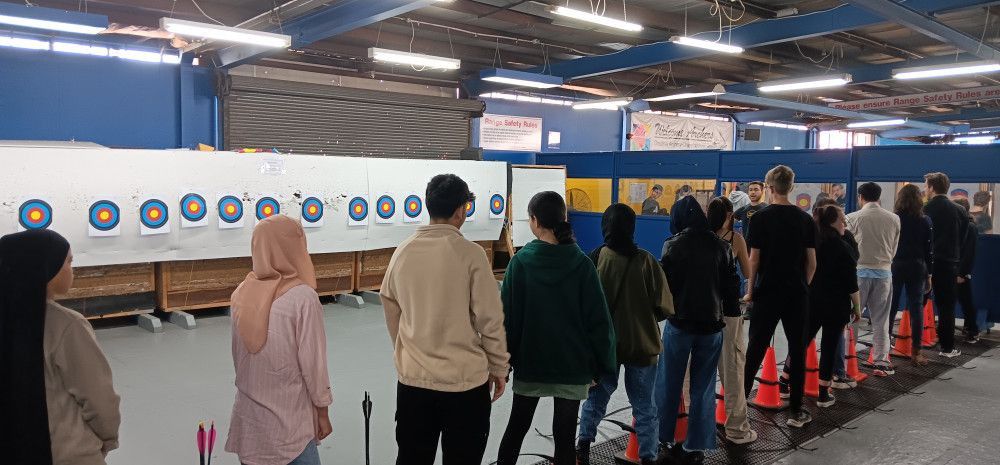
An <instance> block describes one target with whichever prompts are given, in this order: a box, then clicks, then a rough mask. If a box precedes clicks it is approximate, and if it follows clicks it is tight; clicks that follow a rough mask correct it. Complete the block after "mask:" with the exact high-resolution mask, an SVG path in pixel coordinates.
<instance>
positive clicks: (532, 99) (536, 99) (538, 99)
mask: <svg viewBox="0 0 1000 465" xmlns="http://www.w3.org/2000/svg"><path fill="white" fill-rule="evenodd" d="M517 101H518V102H528V103H542V98H541V97H532V96H530V95H518V96H517Z"/></svg>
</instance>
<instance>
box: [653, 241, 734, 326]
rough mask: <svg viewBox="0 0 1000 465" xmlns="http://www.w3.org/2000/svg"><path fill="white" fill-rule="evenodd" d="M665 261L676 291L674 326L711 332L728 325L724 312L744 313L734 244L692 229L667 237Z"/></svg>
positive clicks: (673, 289)
mask: <svg viewBox="0 0 1000 465" xmlns="http://www.w3.org/2000/svg"><path fill="white" fill-rule="evenodd" d="M661 264H662V265H663V271H664V272H666V274H667V282H668V283H669V284H670V291H671V292H672V293H673V294H674V312H675V315H674V316H673V317H671V318H670V322H671V323H672V324H674V326H677V327H679V328H681V329H684V330H686V331H690V332H693V333H699V334H710V333H714V332H716V331H719V330H721V329H722V328H723V327H724V326H725V324H724V323H723V319H722V317H723V315H725V316H740V309H739V299H740V295H739V294H740V278H739V276H737V274H736V261H735V260H734V259H733V252H732V247H731V246H730V245H729V244H728V243H727V242H726V241H723V240H722V239H720V238H719V237H718V236H716V235H715V234H714V233H712V232H711V231H709V230H707V229H698V228H688V229H685V230H684V231H681V232H680V234H677V235H675V236H673V237H671V238H670V239H667V241H666V243H664V244H663V259H662V260H661Z"/></svg>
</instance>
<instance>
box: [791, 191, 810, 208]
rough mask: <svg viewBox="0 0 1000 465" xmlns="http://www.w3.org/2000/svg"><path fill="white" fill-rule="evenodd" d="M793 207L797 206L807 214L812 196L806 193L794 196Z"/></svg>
mask: <svg viewBox="0 0 1000 465" xmlns="http://www.w3.org/2000/svg"><path fill="white" fill-rule="evenodd" d="M795 205H798V207H799V208H801V209H802V211H806V212H808V211H809V209H810V208H811V207H812V196H811V195H809V194H806V193H802V194H799V195H797V196H795Z"/></svg>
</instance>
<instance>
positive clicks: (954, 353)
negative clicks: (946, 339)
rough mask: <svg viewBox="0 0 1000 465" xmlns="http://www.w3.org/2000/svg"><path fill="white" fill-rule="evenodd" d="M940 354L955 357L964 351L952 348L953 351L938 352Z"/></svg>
mask: <svg viewBox="0 0 1000 465" xmlns="http://www.w3.org/2000/svg"><path fill="white" fill-rule="evenodd" d="M938 355H940V356H942V357H945V358H954V357H958V356H959V355H962V351H960V350H958V349H952V351H951V352H938Z"/></svg>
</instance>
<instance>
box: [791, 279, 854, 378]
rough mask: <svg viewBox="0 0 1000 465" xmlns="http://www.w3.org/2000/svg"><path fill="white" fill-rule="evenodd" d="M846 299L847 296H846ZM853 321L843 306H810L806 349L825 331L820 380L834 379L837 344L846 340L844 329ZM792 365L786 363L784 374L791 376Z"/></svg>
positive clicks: (849, 311) (849, 312) (821, 351)
mask: <svg viewBox="0 0 1000 465" xmlns="http://www.w3.org/2000/svg"><path fill="white" fill-rule="evenodd" d="M845 297H846V296H845ZM850 321H851V310H850V308H845V307H843V306H841V307H840V308H826V306H821V305H818V304H816V303H812V304H810V305H809V329H808V331H806V335H805V339H806V346H807V347H806V349H807V350H808V345H809V344H808V342H809V341H811V340H813V339H815V338H816V334H818V333H819V331H820V329H822V330H823V338H822V340H820V349H819V350H820V353H819V379H820V380H822V381H830V380H831V379H833V367H834V366H835V365H836V363H837V344H840V343H841V341H843V339H844V327H845V326H847V323H848V322H850ZM789 365H790V364H788V363H786V364H785V368H784V372H785V373H786V374H788V375H790V374H791V368H790V367H789Z"/></svg>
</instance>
